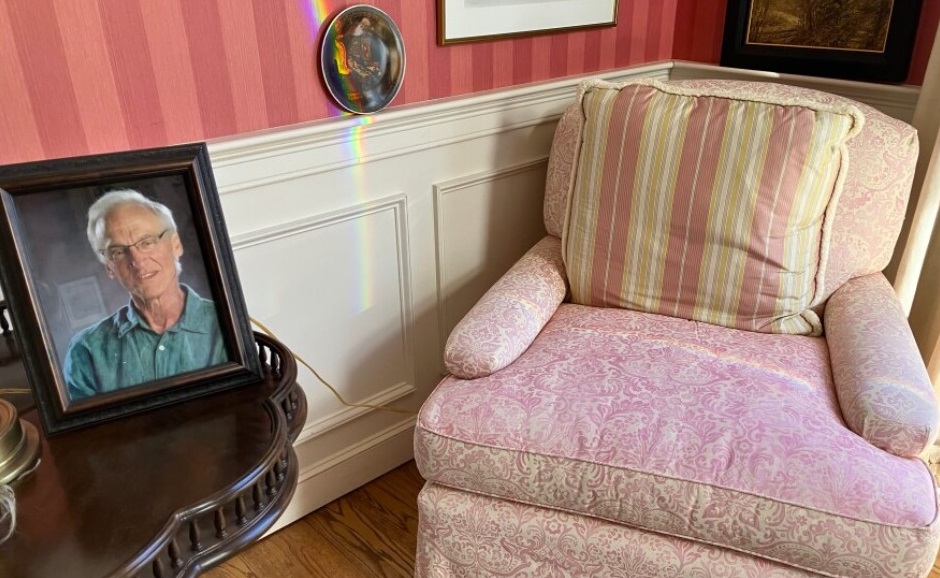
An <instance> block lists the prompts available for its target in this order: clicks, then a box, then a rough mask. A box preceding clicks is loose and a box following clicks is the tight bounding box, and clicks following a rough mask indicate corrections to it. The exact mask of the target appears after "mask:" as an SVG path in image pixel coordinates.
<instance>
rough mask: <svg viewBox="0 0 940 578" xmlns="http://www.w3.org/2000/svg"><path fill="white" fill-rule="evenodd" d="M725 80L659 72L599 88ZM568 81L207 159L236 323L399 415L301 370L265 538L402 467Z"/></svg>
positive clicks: (355, 121) (509, 259)
mask: <svg viewBox="0 0 940 578" xmlns="http://www.w3.org/2000/svg"><path fill="white" fill-rule="evenodd" d="M728 74H731V73H730V72H729V71H728V70H727V69H720V68H718V67H714V66H711V67H709V66H704V65H697V64H692V63H681V62H672V61H667V62H659V63H653V64H649V65H644V66H638V67H633V68H628V69H623V70H614V71H609V72H605V73H603V74H599V75H597V76H598V77H601V78H604V79H607V80H610V81H614V82H617V81H624V80H629V79H633V78H640V77H643V78H658V79H667V78H669V77H670V76H674V77H682V78H700V77H705V76H712V77H720V76H723V75H725V76H727V75H728ZM734 74H738V75H744V76H748V77H760V76H761V73H755V72H740V71H738V72H735V73H734ZM580 80H582V78H577V77H575V78H568V79H563V80H558V81H552V82H548V83H541V84H534V85H528V86H522V87H515V88H511V89H507V90H500V91H489V92H486V93H479V94H475V95H471V96H468V97H460V98H450V99H443V100H439V101H433V102H429V103H423V104H416V105H408V106H402V107H396V108H393V109H391V110H388V111H383V112H380V113H378V114H375V115H372V116H368V117H356V116H342V117H338V118H334V119H326V120H321V121H316V122H313V123H309V124H306V125H298V126H292V127H286V128H284V129H281V130H271V131H265V132H261V133H257V134H251V135H243V136H240V137H237V138H227V139H222V140H217V141H214V142H211V143H209V152H210V156H211V159H212V165H213V172H214V175H215V180H216V183H217V185H218V189H219V192H220V195H221V201H222V207H223V210H224V213H225V220H226V225H227V228H228V231H229V234H230V236H231V237H232V239H233V241H234V248H235V259H236V263H237V265H238V269H239V276H240V278H241V283H242V287H243V289H244V292H245V296H246V301H247V304H248V308H249V312H250V314H251V315H252V316H254V317H256V318H257V319H258V320H259V321H261V322H262V323H264V324H265V325H267V326H268V327H270V328H271V329H272V330H273V331H274V332H275V333H276V334H277V337H279V338H280V339H281V340H282V341H283V342H284V343H285V344H286V345H287V346H288V347H290V348H291V349H292V350H293V351H294V352H296V353H297V354H299V355H300V356H302V357H303V358H304V359H306V360H307V361H308V362H309V363H310V364H312V365H313V366H314V367H315V368H316V370H317V371H318V372H320V374H321V375H322V376H323V377H324V378H325V379H327V380H328V381H330V382H331V383H332V384H333V385H334V386H335V387H336V389H337V390H338V391H339V393H340V394H341V395H343V396H344V397H345V398H346V399H347V400H348V401H350V402H356V403H366V404H372V405H391V406H394V407H396V408H398V409H399V410H404V411H405V412H406V413H400V412H389V411H380V410H373V409H366V408H356V407H347V406H345V405H343V404H342V403H340V402H339V401H338V400H336V399H335V398H334V397H333V394H331V393H330V392H329V391H328V390H327V389H326V388H325V387H324V386H323V385H322V384H321V383H319V382H318V380H317V379H316V378H314V377H313V375H311V374H310V372H308V371H307V370H305V369H304V368H303V367H300V368H299V378H298V379H299V381H300V382H301V385H302V387H303V388H304V391H305V393H306V395H307V400H308V407H309V410H308V415H307V422H306V424H305V427H304V429H303V431H302V432H301V435H300V438H299V439H298V441H297V443H296V444H295V449H296V451H297V454H298V457H299V460H300V469H301V480H300V485H299V486H298V489H297V492H296V494H295V497H294V500H293V502H292V503H291V506H290V508H289V510H288V512H287V514H285V516H284V517H282V519H281V520H280V521H279V522H278V527H280V526H283V525H284V524H286V523H289V522H291V521H293V520H295V519H297V518H299V517H301V516H303V515H305V514H306V513H308V512H310V511H311V510H313V509H315V508H317V507H319V506H321V505H323V504H325V503H327V502H329V501H331V500H333V499H335V498H337V497H339V496H341V495H343V494H345V493H347V492H349V491H351V490H353V489H355V488H357V487H358V486H360V485H362V484H364V483H366V482H368V481H370V480H371V479H373V478H375V477H376V476H379V475H381V474H383V473H385V472H386V471H388V470H390V469H392V468H394V467H396V466H398V465H399V464H401V463H403V462H405V461H407V460H408V459H411V457H412V451H413V450H412V444H411V436H412V431H413V427H414V422H415V416H414V413H415V412H416V411H417V410H418V408H419V407H420V406H421V403H422V402H423V401H424V399H426V397H427V396H428V395H429V394H430V392H431V391H432V389H433V388H434V386H435V385H436V384H437V383H438V381H439V380H440V378H441V371H442V361H441V358H442V350H443V343H444V339H445V338H446V336H447V334H448V333H449V331H450V329H451V328H452V327H453V325H454V324H455V323H457V321H458V320H459V319H460V318H461V317H462V316H463V315H464V313H465V312H466V311H467V310H468V309H469V308H470V306H471V305H472V304H473V303H474V302H476V300H477V299H478V298H479V297H480V296H482V294H483V292H485V291H486V289H487V288H488V287H489V286H490V285H491V284H492V282H493V281H495V280H496V279H497V278H498V277H499V276H500V275H502V274H503V273H504V272H505V271H506V270H507V269H508V268H509V267H510V266H511V264H512V263H513V262H514V261H515V260H516V258H517V257H518V256H519V255H521V254H522V253H523V252H525V251H526V250H527V249H528V248H529V247H531V246H532V245H533V244H534V243H535V242H536V241H538V239H539V238H540V237H541V236H542V235H543V234H544V229H543V225H542V220H541V203H542V195H543V190H542V189H543V186H544V174H545V163H546V160H545V159H546V158H547V157H548V153H549V147H550V145H551V138H552V134H553V132H554V128H555V124H556V122H557V120H558V117H559V115H560V114H561V113H562V111H563V110H564V109H565V107H566V106H567V105H568V104H570V103H571V102H572V101H573V97H574V95H575V93H576V88H577V85H578V83H579V82H580ZM778 80H779V81H781V82H786V79H778ZM816 82H817V84H819V83H820V82H823V81H816ZM824 84H825V83H824ZM830 85H831V86H833V87H835V88H837V89H839V90H833V92H839V91H840V90H841V91H843V92H845V91H850V92H851V91H854V92H852V94H853V95H855V97H856V98H859V100H862V101H865V102H869V103H873V102H881V103H882V105H884V106H886V107H888V108H892V107H893V109H894V110H896V111H897V112H898V116H900V117H902V118H903V117H904V115H905V114H908V113H909V111H913V101H911V100H910V97H911V95H912V94H914V93H915V92H916V91H914V92H912V90H911V89H907V88H891V87H889V88H885V87H883V86H880V85H864V84H860V83H853V84H845V83H839V82H835V83H830ZM818 87H821V86H818ZM823 89H824V90H825V89H826V88H823ZM908 109H909V110H908ZM908 116H909V114H908Z"/></svg>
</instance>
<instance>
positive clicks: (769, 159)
mask: <svg viewBox="0 0 940 578" xmlns="http://www.w3.org/2000/svg"><path fill="white" fill-rule="evenodd" d="M580 102H581V110H582V113H583V115H584V125H583V131H582V143H581V150H580V154H579V159H578V169H577V171H578V172H577V176H576V177H575V183H574V189H573V191H572V195H571V198H570V201H569V207H568V212H567V221H566V224H565V229H564V235H563V237H564V238H563V246H564V258H565V265H566V267H567V271H568V277H569V281H570V283H571V292H572V299H573V301H574V302H576V303H581V304H586V305H595V306H604V307H624V308H629V309H637V310H641V311H648V312H652V313H659V314H663V315H670V316H673V317H682V318H686V319H694V320H698V321H705V322H708V323H713V324H716V325H723V326H726V327H734V328H738V329H747V330H751V331H762V332H772V333H795V334H818V333H820V332H821V330H822V328H821V325H820V323H819V319H818V317H817V316H816V315H815V313H813V312H812V311H811V310H810V309H809V307H810V305H811V304H813V301H814V298H815V294H816V286H817V271H819V270H820V267H821V260H823V259H825V258H826V257H825V256H826V255H827V254H828V247H827V243H828V237H829V233H828V228H829V227H828V225H830V224H831V221H832V219H831V218H827V211H828V212H832V211H834V207H835V205H836V203H837V201H838V193H839V191H840V189H841V182H842V175H843V174H844V172H845V171H844V169H845V167H846V165H847V163H848V156H847V153H846V148H845V142H846V141H847V140H848V139H849V138H851V137H852V136H854V135H855V134H857V132H858V131H859V130H860V129H861V125H862V122H863V119H862V114H861V112H860V111H859V110H858V109H857V108H855V107H852V106H845V105H840V106H820V105H816V104H814V103H813V102H809V101H805V102H804V101H801V100H787V99H779V100H775V99H773V98H768V99H763V100H761V99H751V98H747V97H740V96H738V95H736V94H734V93H732V92H726V91H725V92H723V91H722V90H721V89H720V88H717V89H714V90H702V89H683V88H681V87H677V86H671V85H664V84H662V83H659V82H657V81H644V82H636V83H629V84H625V85H613V84H609V83H605V82H603V81H588V82H587V83H585V84H584V85H582V87H581V94H580Z"/></svg>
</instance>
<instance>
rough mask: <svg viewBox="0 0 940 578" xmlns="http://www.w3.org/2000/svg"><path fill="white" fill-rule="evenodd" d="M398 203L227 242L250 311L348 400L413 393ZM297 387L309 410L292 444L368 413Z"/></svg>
mask: <svg viewBox="0 0 940 578" xmlns="http://www.w3.org/2000/svg"><path fill="white" fill-rule="evenodd" d="M405 203H406V198H405V197H404V196H403V195H399V196H396V197H393V198H391V199H388V200H385V201H378V202H371V203H364V204H361V205H354V206H352V207H350V208H348V209H343V210H340V211H335V212H331V213H327V214H324V215H318V216H314V217H308V218H303V219H298V220H296V221H293V222H289V223H286V224H284V225H281V226H278V227H271V228H267V229H263V230H260V231H256V232H253V233H246V234H242V235H237V236H235V237H233V239H232V245H233V248H234V250H235V255H236V261H237V264H238V267H239V270H240V271H241V279H242V288H243V290H244V292H245V300H246V302H247V304H248V309H249V312H250V314H251V315H252V316H254V317H255V318H256V319H258V320H259V321H261V323H263V324H264V325H265V326H266V327H269V328H271V329H272V331H274V332H275V333H277V336H278V338H280V339H281V340H282V341H283V342H284V343H287V344H290V345H289V346H290V347H291V349H292V350H293V352H294V353H295V355H298V356H300V357H301V358H303V359H304V360H306V361H307V363H310V364H311V365H312V366H313V367H314V368H315V369H317V371H318V372H319V373H320V374H321V376H322V377H324V378H325V379H326V380H327V381H328V382H330V383H331V384H332V385H333V387H335V388H337V390H339V391H341V392H342V395H343V397H344V398H345V399H346V401H348V402H351V403H360V404H376V403H388V402H390V401H394V400H395V399H398V398H400V397H403V396H405V395H407V394H409V393H412V392H414V381H415V372H414V356H413V354H412V338H411V328H412V325H413V324H412V317H413V311H412V299H411V280H410V279H411V269H410V266H409V258H408V247H409V245H408V238H407V219H406V217H405ZM272 269H273V270H275V271H276V273H275V274H272V273H271V271H272ZM318 327H326V328H331V330H329V331H317V328H318ZM305 373H306V370H305V369H304V368H301V374H302V375H303V374H305ZM310 382H312V384H309V383H310ZM301 384H302V385H303V386H304V391H305V393H306V395H307V401H308V404H309V405H311V406H313V407H316V408H317V413H316V415H315V416H314V415H312V416H310V417H311V419H309V420H308V422H307V426H306V427H305V429H304V431H303V432H302V433H301V437H300V439H299V440H298V441H299V442H301V443H302V442H303V441H305V440H306V439H307V438H308V437H312V436H317V435H321V434H323V433H325V432H326V431H329V430H330V429H332V428H334V427H337V426H339V425H341V424H342V423H345V422H347V421H349V420H350V419H352V418H354V417H356V416H358V415H361V414H362V413H365V411H367V410H365V409H362V408H348V407H345V406H343V405H342V404H341V403H340V402H339V401H338V400H337V399H336V398H335V397H334V396H333V395H332V394H331V393H330V392H329V390H327V389H326V388H324V387H322V386H321V385H319V384H318V383H317V381H316V380H315V379H313V378H312V377H311V378H310V381H308V380H302V381H301Z"/></svg>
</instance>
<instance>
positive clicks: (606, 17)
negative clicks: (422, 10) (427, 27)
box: [437, 0, 617, 45]
mask: <svg viewBox="0 0 940 578" xmlns="http://www.w3.org/2000/svg"><path fill="white" fill-rule="evenodd" d="M616 25H617V0H437V41H438V43H440V44H442V45H444V44H457V43H460V42H475V41H478V40H494V39H499V38H509V37H516V36H532V35H535V34H546V33H550V32H563V31H566V30H573V29H576V28H596V27H601V26H616Z"/></svg>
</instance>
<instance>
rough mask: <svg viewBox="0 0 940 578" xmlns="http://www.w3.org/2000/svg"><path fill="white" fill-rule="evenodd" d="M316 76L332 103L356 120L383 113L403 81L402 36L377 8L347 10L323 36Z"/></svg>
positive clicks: (363, 7) (359, 7)
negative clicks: (318, 70)
mask: <svg viewBox="0 0 940 578" xmlns="http://www.w3.org/2000/svg"><path fill="white" fill-rule="evenodd" d="M320 70H321V71H322V73H323V80H324V82H325V83H326V87H327V89H328V90H329V91H330V94H331V95H332V96H333V99H334V100H336V102H337V103H338V104H339V105H340V106H341V107H343V108H344V109H346V110H348V111H350V112H354V113H357V114H369V113H373V112H377V111H379V110H382V109H383V108H385V107H386V106H388V104H389V103H390V102H392V100H393V99H394V98H395V95H396V94H398V90H399V89H400V88H401V83H402V80H403V79H404V77H405V45H404V42H402V38H401V32H400V31H399V30H398V27H397V26H396V25H395V23H394V22H393V21H392V19H391V18H389V17H388V14H386V13H385V12H382V11H381V10H379V9H378V8H375V7H373V6H368V5H366V4H357V5H355V6H350V7H349V8H346V9H345V10H343V11H341V12H340V13H339V14H337V15H336V17H335V18H333V20H332V22H330V24H329V26H328V27H327V29H326V32H325V33H324V34H323V44H322V45H321V48H320Z"/></svg>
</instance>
